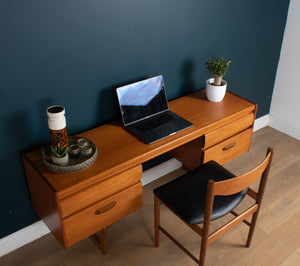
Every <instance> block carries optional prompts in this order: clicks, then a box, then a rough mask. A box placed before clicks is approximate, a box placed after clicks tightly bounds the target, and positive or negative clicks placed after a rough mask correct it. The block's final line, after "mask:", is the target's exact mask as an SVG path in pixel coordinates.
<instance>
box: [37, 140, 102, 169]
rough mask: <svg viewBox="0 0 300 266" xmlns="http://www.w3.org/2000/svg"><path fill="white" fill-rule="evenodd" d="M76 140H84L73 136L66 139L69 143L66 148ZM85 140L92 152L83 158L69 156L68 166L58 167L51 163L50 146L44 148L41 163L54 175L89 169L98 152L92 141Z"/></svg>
mask: <svg viewBox="0 0 300 266" xmlns="http://www.w3.org/2000/svg"><path fill="white" fill-rule="evenodd" d="M78 139H85V138H82V137H75V136H72V137H68V142H69V144H68V146H70V145H72V144H77V141H78ZM85 140H87V142H88V145H89V146H90V147H91V148H92V152H91V154H89V155H88V156H87V155H85V156H83V155H82V154H79V156H76V157H72V156H71V155H70V154H69V160H68V164H66V165H58V164H55V163H53V161H52V152H51V149H50V146H49V145H48V146H46V147H44V148H43V151H42V160H43V163H44V164H45V165H46V167H47V168H48V169H49V170H50V171H52V172H54V173H64V174H66V173H75V172H79V171H81V170H84V169H86V168H88V167H90V166H91V165H92V164H93V163H94V162H95V160H96V158H97V155H98V151H97V148H96V146H95V144H94V143H93V142H92V141H90V140H88V139H85Z"/></svg>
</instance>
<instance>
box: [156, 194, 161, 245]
mask: <svg viewBox="0 0 300 266" xmlns="http://www.w3.org/2000/svg"><path fill="white" fill-rule="evenodd" d="M160 204H161V202H160V200H159V199H158V198H157V197H156V196H154V231H155V246H156V247H159V225H160Z"/></svg>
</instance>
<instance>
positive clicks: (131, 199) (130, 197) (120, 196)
mask: <svg viewBox="0 0 300 266" xmlns="http://www.w3.org/2000/svg"><path fill="white" fill-rule="evenodd" d="M141 207H142V183H141V182H139V183H137V184H136V185H133V186H131V187H129V188H127V189H125V190H123V191H121V192H119V193H117V194H115V195H113V196H111V197H109V198H107V199H105V200H103V201H100V202H97V203H95V204H94V205H92V206H90V207H88V208H86V209H84V210H82V211H80V212H78V213H76V214H74V215H71V216H69V217H67V218H65V219H64V220H63V228H64V231H65V236H66V239H67V246H71V245H73V244H74V243H76V242H78V241H80V240H82V239H84V238H86V237H88V236H90V235H92V234H95V233H96V232H98V231H100V230H102V229H103V228H105V227H107V226H109V225H111V224H113V223H115V222H116V221H118V220H120V219H121V218H123V217H125V216H126V215H128V214H130V213H132V212H134V211H136V210H138V209H140V208H141Z"/></svg>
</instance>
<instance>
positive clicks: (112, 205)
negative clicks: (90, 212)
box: [95, 201, 117, 215]
mask: <svg viewBox="0 0 300 266" xmlns="http://www.w3.org/2000/svg"><path fill="white" fill-rule="evenodd" d="M116 204H117V203H116V202H115V201H113V202H112V203H109V204H107V205H106V206H104V207H102V208H100V209H98V210H96V211H95V214H96V215H100V214H102V213H104V212H107V211H109V210H110V209H112V208H113V207H114V206H115V205H116Z"/></svg>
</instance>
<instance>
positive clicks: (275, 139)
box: [0, 127, 300, 266]
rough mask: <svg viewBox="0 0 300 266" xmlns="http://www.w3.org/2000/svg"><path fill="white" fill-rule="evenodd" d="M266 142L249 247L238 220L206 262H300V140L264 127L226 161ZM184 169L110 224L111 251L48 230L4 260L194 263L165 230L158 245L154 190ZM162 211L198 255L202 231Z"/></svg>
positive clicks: (256, 154)
mask: <svg viewBox="0 0 300 266" xmlns="http://www.w3.org/2000/svg"><path fill="white" fill-rule="evenodd" d="M268 146H272V147H273V148H274V150H275V156H274V160H273V165H272V168H271V172H270V178H269V182H268V184H267V188H266V192H265V197H264V201H263V204H262V209H261V213H260V216H259V219H258V223H257V227H256V230H255V233H254V238H253V241H252V245H251V247H250V248H245V247H244V246H243V245H244V244H245V243H246V236H247V230H248V227H247V226H246V225H245V224H240V225H239V226H237V227H236V228H234V229H233V230H231V231H229V232H228V233H227V234H225V235H224V236H223V237H221V238H220V239H218V240H217V241H215V242H214V243H212V244H211V245H210V246H209V247H208V251H207V258H206V265H222V266H226V265H230V266H233V265H238V266H241V265H243V266H246V265H255V266H258V265H266V266H269V265H272V266H276V265H282V266H283V265H285V266H293V265H300V142H299V141H297V140H295V139H293V138H290V137H288V136H286V135H284V134H282V133H280V132H278V131H275V130H273V129H271V128H268V127H266V128H264V129H262V130H259V131H257V132H255V133H254V136H253V141H252V145H251V149H250V151H249V152H248V153H246V154H244V155H242V156H240V157H239V158H237V159H235V160H233V161H231V162H230V163H227V164H226V167H227V168H228V169H230V170H231V171H232V172H234V173H236V174H240V173H243V172H245V171H247V170H248V169H250V168H252V166H254V165H256V164H257V163H258V162H259V161H261V160H262V159H263V157H264V156H265V152H266V150H267V147H268ZM182 173H183V170H182V169H180V170H177V171H175V172H173V173H171V174H169V175H167V176H164V177H162V178H160V179H159V180H156V181H154V182H152V183H150V184H148V185H146V186H144V187H143V195H144V196H143V197H144V198H143V204H144V206H143V208H142V209H140V210H139V211H137V212H135V213H133V214H131V215H129V216H128V217H126V218H124V219H122V220H121V221H119V222H117V223H116V224H114V225H112V226H111V227H110V228H109V231H108V241H109V242H108V254H107V255H103V254H102V253H101V252H99V250H98V249H97V248H96V247H95V246H94V245H93V243H92V242H91V241H90V240H89V239H85V240H83V241H81V242H80V243H77V244H75V245H74V246H72V247H71V248H69V249H68V250H67V251H65V250H64V249H63V248H62V247H61V246H60V245H59V244H58V242H57V241H56V240H55V238H54V237H53V236H52V235H51V234H48V235H46V236H44V237H42V238H40V239H38V240H36V241H34V242H32V243H30V244H28V245H26V246H24V247H22V248H20V249H18V250H16V251H14V252H12V253H10V254H8V255H6V256H3V257H2V258H0V265H10V266H13V265H43V266H46V265H51V266H52V265H72V266H74V265H85V266H86V265H109V266H114V265H122V266H127V265H130V266H133V265H142V266H147V265H149V266H150V265H151V266H153V265H164V266H167V265H170V266H171V265H172V266H176V265H178V266H184V265H195V263H194V262H193V261H192V260H191V259H190V258H189V257H188V256H186V255H185V254H184V253H183V252H182V251H181V250H180V249H179V248H178V247H177V246H175V244H173V243H172V242H171V241H169V239H167V238H166V237H165V236H164V235H161V245H160V247H159V248H155V247H154V237H153V235H154V234H153V193H152V190H153V188H155V187H157V186H159V185H161V184H163V183H165V182H167V181H169V180H171V179H173V178H175V177H176V176H178V175H180V174H182ZM247 203H248V202H247V200H246V201H245V203H243V204H247ZM161 215H162V217H161V219H162V225H164V226H165V227H166V228H168V229H169V230H170V232H172V233H173V234H174V235H175V236H176V237H177V238H178V239H179V240H180V241H181V242H182V243H183V244H184V245H186V247H188V248H189V249H190V250H191V251H192V252H193V253H194V254H195V255H197V256H198V254H199V247H200V242H199V238H198V236H197V235H196V234H195V233H193V232H192V231H190V230H189V228H187V226H186V225H185V224H183V223H181V222H179V220H178V219H177V218H176V217H174V216H173V215H171V214H170V213H169V212H168V210H166V209H165V208H163V207H162V214H161ZM229 218H231V217H229ZM224 219H228V218H227V217H225V218H224ZM214 226H217V224H214Z"/></svg>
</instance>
